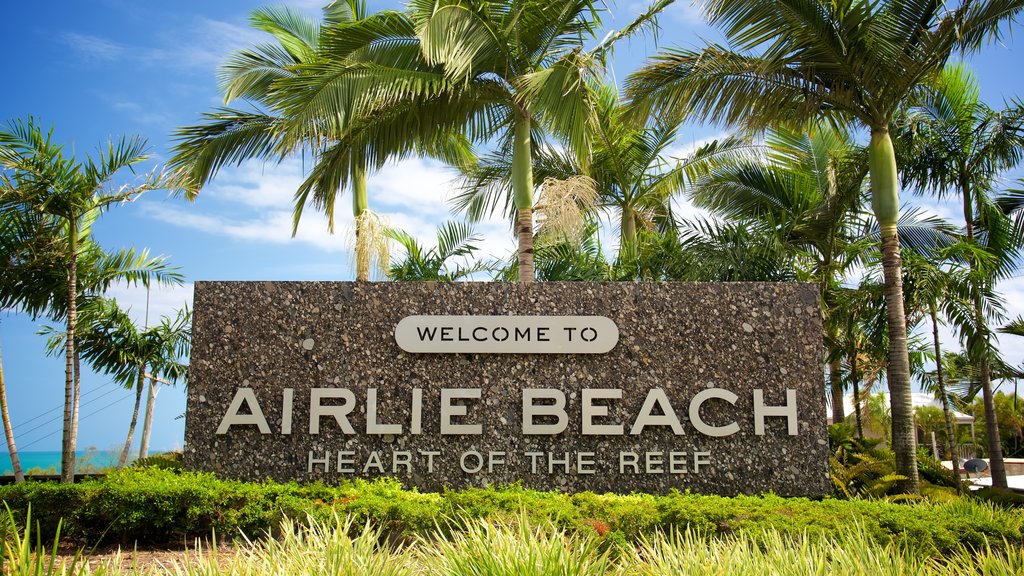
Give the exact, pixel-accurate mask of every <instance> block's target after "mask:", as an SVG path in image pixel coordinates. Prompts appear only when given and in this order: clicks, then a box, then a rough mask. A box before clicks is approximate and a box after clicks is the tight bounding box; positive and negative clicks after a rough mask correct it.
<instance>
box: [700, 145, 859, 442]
mask: <svg viewBox="0 0 1024 576" xmlns="http://www.w3.org/2000/svg"><path fill="white" fill-rule="evenodd" d="M764 150H765V157H763V158H753V159H750V160H747V161H744V162H738V163H732V164H726V165H723V166H720V167H718V168H716V169H714V170H712V171H711V173H710V175H709V176H708V177H707V178H705V179H704V180H702V181H701V182H700V185H699V186H698V187H696V188H695V189H694V190H693V193H692V198H693V201H694V204H695V205H697V206H700V207H702V208H706V209H709V210H711V211H712V212H713V213H715V214H716V215H719V216H722V217H725V218H730V219H735V220H746V221H749V220H761V221H763V222H765V224H766V225H768V226H769V227H771V228H773V229H774V230H775V231H776V234H778V235H779V237H780V241H781V242H782V243H783V244H784V245H786V246H787V247H788V249H790V250H792V251H794V252H797V253H799V254H801V259H804V260H808V261H809V262H808V264H809V266H810V278H812V279H813V280H814V281H815V282H816V283H817V284H818V287H819V298H820V300H821V309H822V323H823V326H824V328H825V334H824V340H825V343H826V346H827V348H828V349H835V348H836V346H835V344H836V343H837V342H838V340H839V332H840V330H841V326H840V325H839V324H837V323H835V322H832V321H831V318H830V317H831V314H830V309H829V305H828V304H829V302H830V301H831V298H830V292H831V291H832V290H835V289H836V287H837V285H838V282H839V280H840V279H841V277H842V274H843V272H844V271H845V270H846V269H848V268H849V267H850V266H851V265H852V264H854V263H855V262H856V261H857V260H858V257H859V254H860V252H861V251H862V249H863V248H864V246H858V245H855V241H856V238H855V230H856V225H857V224H859V221H858V219H857V210H858V209H859V207H860V204H861V185H862V182H863V180H864V177H865V169H864V167H863V164H862V163H861V162H859V161H858V160H859V159H860V157H861V155H862V154H861V150H860V149H859V147H858V146H856V145H855V144H854V143H853V142H852V141H851V140H850V138H849V136H848V135H847V134H846V133H845V132H843V131H841V130H835V129H829V128H827V127H821V128H816V129H812V130H810V131H808V132H805V133H802V134H801V133H793V132H788V131H785V130H773V131H771V132H769V133H768V135H767V137H766V139H765V146H764ZM830 357H831V360H830V362H829V383H830V389H831V397H832V421H833V422H842V421H843V419H844V417H845V415H844V413H843V402H842V397H843V386H842V371H841V369H840V363H841V358H840V356H839V355H837V354H831V355H830Z"/></svg>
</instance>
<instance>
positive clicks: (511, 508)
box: [0, 467, 1024, 556]
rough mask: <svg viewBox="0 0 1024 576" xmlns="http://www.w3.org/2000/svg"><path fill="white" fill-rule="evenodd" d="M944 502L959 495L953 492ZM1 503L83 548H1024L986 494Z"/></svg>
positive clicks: (48, 498) (50, 496)
mask: <svg viewBox="0 0 1024 576" xmlns="http://www.w3.org/2000/svg"><path fill="white" fill-rule="evenodd" d="M947 496H949V495H948V494H947ZM0 498H2V499H3V501H4V502H5V503H6V504H7V505H8V506H9V507H10V508H11V510H12V514H13V517H14V519H15V521H16V522H19V523H22V525H23V522H24V519H25V517H26V513H27V510H28V508H29V506H31V509H32V518H33V523H35V522H39V528H40V531H41V532H40V533H41V534H42V535H43V537H44V538H52V536H53V535H54V534H55V532H56V529H57V525H58V522H60V521H61V519H62V518H63V528H62V533H63V534H64V535H65V537H66V538H72V539H76V540H78V541H80V542H81V543H86V544H95V543H100V542H103V541H113V542H120V543H121V544H123V545H130V544H132V543H134V542H138V543H144V544H164V543H171V542H181V541H183V540H186V539H188V540H191V539H193V538H196V537H200V538H202V537H210V536H211V535H214V534H215V535H216V536H217V537H218V538H222V539H223V538H234V537H237V536H239V535H242V534H244V535H246V536H248V537H250V538H252V537H260V536H263V535H265V534H274V533H275V532H276V531H278V530H279V527H280V525H281V521H282V519H284V518H292V519H294V520H296V521H298V522H310V521H315V522H317V523H319V524H320V525H324V524H331V523H334V522H335V518H337V517H342V518H348V519H349V523H348V525H349V526H352V527H353V529H355V530H363V529H364V528H365V527H366V526H371V527H373V529H374V530H375V531H376V533H379V534H380V535H381V537H382V538H385V539H388V540H396V539H401V540H405V541H408V540H409V539H414V538H416V537H432V535H436V534H448V535H454V534H456V533H461V532H463V531H464V530H465V529H466V528H467V526H468V525H469V524H472V523H474V522H477V521H479V520H486V521H489V522H500V523H513V524H514V523H516V522H519V521H527V522H530V523H531V524H533V525H541V524H550V525H552V526H554V527H556V528H557V529H558V530H560V531H564V532H566V533H568V534H574V535H577V536H581V537H586V538H598V540H599V541H601V542H602V546H604V547H605V548H603V549H608V548H614V549H617V550H623V549H624V548H623V546H624V545H625V544H626V543H635V542H639V541H641V540H643V539H645V538H648V537H650V536H651V535H652V534H654V533H671V532H674V533H678V532H681V531H687V532H689V533H691V534H700V535H702V536H703V537H707V538H722V537H733V536H740V535H742V536H744V537H749V538H753V539H757V538H758V537H759V535H761V534H766V533H768V532H772V533H778V534H782V535H784V536H788V537H792V538H803V537H807V538H812V539H814V538H835V537H837V535H842V534H845V533H847V532H849V531H850V530H851V529H856V530H858V531H860V532H863V533H864V534H865V537H866V538H870V539H871V540H872V541H875V542H878V543H880V544H883V545H888V544H890V543H896V544H898V545H905V546H909V547H913V548H914V549H917V550H921V551H922V553H924V554H926V555H933V556H944V555H947V554H950V553H955V551H956V550H959V549H960V547H961V545H962V546H966V547H967V548H968V549H975V550H982V549H985V548H986V547H987V546H991V547H994V548H1000V549H1001V548H1003V547H1005V546H1020V545H1022V544H1024V537H1022V528H1024V514H1022V513H1021V511H1020V510H1005V509H1003V508H999V507H997V506H994V505H992V504H989V503H986V502H981V501H978V500H976V499H953V500H952V501H950V502H938V503H935V502H928V501H919V502H914V503H910V504H897V503H892V502H886V501H882V500H861V499H853V500H837V499H830V498H829V499H825V500H822V501H813V500H809V499H806V498H782V497H780V496H774V495H765V496H739V497H735V498H726V497H721V496H704V495H694V494H688V493H680V492H673V493H671V494H668V495H664V496H656V495H649V494H628V495H622V494H594V493H589V492H583V493H579V494H571V495H570V494H565V493H561V492H539V491H536V490H530V489H526V488H523V487H522V486H519V485H512V486H506V487H501V488H495V487H489V488H469V489H465V490H458V491H454V490H452V491H445V492H443V493H440V494H437V493H423V492H419V491H416V490H405V489H403V488H402V486H401V484H400V483H399V482H398V481H397V480H393V479H385V480H374V481H364V480H356V481H350V482H345V483H343V484H341V485H339V486H327V485H324V484H321V483H313V484H304V485H299V484H296V483H294V482H293V483H287V484H280V483H275V482H269V481H268V482H262V483H246V482H237V481H230V480H220V479H217V478H216V477H215V476H214V475H212V474H204V473H192V472H182V473H175V472H173V471H170V470H165V469H159V468H155V467H148V468H130V469H125V470H121V471H118V472H114V473H111V474H110V475H108V476H107V477H105V478H101V479H94V480H88V481H85V482H81V483H79V484H73V485H65V484H56V483H49V482H26V483H23V484H19V485H11V486H4V487H0Z"/></svg>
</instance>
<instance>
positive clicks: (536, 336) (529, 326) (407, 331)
mask: <svg viewBox="0 0 1024 576" xmlns="http://www.w3.org/2000/svg"><path fill="white" fill-rule="evenodd" d="M618 341H619V327H618V326H616V325H615V322H612V321H611V319H610V318H606V317H604V316H407V317H405V318H402V320H401V321H399V322H398V325H397V326H395V342H397V343H398V346H399V347H400V348H401V349H402V350H405V351H406V352H415V353H420V354H457V353H471V354H604V353H605V352H608V351H610V350H611V349H612V348H614V347H615V344H616V343H618Z"/></svg>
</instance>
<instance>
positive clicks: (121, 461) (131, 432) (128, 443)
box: [117, 364, 146, 468]
mask: <svg viewBox="0 0 1024 576" xmlns="http://www.w3.org/2000/svg"><path fill="white" fill-rule="evenodd" d="M145 386H146V365H145V364H143V365H142V366H140V367H139V379H138V380H137V381H136V382H135V409H134V410H132V421H131V424H129V425H128V438H127V439H126V440H125V441H124V448H123V449H121V454H120V456H118V458H117V467H118V468H124V465H125V464H127V463H128V452H129V451H130V450H131V449H132V437H133V436H135V424H136V423H137V422H138V421H139V406H140V405H141V404H142V389H143V388H145Z"/></svg>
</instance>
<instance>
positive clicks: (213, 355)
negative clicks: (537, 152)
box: [184, 282, 830, 497]
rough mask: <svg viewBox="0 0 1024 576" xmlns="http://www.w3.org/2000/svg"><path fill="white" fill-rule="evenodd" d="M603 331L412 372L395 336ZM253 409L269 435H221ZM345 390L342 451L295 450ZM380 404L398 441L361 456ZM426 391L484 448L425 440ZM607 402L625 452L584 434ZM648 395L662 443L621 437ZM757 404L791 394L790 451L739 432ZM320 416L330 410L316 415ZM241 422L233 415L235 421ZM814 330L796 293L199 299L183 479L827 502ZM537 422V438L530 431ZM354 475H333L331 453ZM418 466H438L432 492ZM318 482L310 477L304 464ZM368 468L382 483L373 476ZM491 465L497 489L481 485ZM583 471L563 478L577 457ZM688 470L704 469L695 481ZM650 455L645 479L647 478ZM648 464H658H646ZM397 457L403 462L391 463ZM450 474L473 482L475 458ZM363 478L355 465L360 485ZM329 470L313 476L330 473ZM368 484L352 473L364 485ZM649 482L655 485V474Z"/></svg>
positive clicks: (242, 288)
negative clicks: (478, 324)
mask: <svg viewBox="0 0 1024 576" xmlns="http://www.w3.org/2000/svg"><path fill="white" fill-rule="evenodd" d="M464 314H465V315H515V314H519V315H601V316H607V317H609V318H611V319H612V320H613V321H614V322H615V323H616V324H617V326H618V328H619V341H618V344H617V345H616V346H615V348H613V349H612V351H611V352H609V353H607V354H602V355H558V354H542V355H525V354H493V355H485V354H441V355H436V354H409V353H405V352H403V351H402V350H400V349H399V348H398V346H397V344H396V343H395V340H394V336H393V331H394V327H395V325H396V324H397V323H398V321H399V320H401V319H402V318H403V317H406V316H410V315H464ZM239 387H250V388H252V389H253V390H254V393H255V396H256V397H257V399H258V401H259V404H260V408H261V409H262V411H263V413H264V415H265V417H266V420H267V422H268V424H269V427H270V430H271V433H270V434H262V433H260V431H259V430H258V429H257V426H254V425H248V426H237V425H236V426H232V427H231V428H230V429H229V430H228V432H227V433H226V434H216V430H217V427H218V425H219V424H220V422H221V419H222V418H223V416H224V414H225V411H226V410H227V408H228V405H229V403H230V402H231V400H232V398H233V396H234V394H235V392H236V390H237V389H238V388H239ZM286 387H287V388H292V389H293V390H294V404H293V424H292V432H291V434H287V435H286V434H281V429H280V426H281V419H282V409H283V402H282V389H283V388H286ZM311 387H340V388H349V389H351V390H352V391H353V392H354V393H355V397H356V400H357V405H356V408H355V410H353V412H352V413H351V414H350V415H349V417H350V421H351V424H352V426H353V428H354V429H355V432H356V434H355V435H346V434H343V433H342V431H341V430H340V429H339V427H338V426H337V425H336V424H335V422H334V420H333V418H329V417H325V418H322V419H321V431H320V433H319V434H317V435H312V434H309V430H308V425H309V397H310V393H309V389H310V388H311ZM414 387H416V388H421V389H423V399H424V405H423V432H422V434H419V435H413V434H410V433H409V418H410V416H409V413H410V410H411V409H410V399H411V389H412V388H414ZM709 387H718V388H725V389H728V390H730V391H731V392H733V393H735V394H736V395H737V396H738V400H737V401H736V403H735V405H729V404H728V403H726V402H724V401H721V400H711V401H708V402H707V403H705V404H704V405H703V408H702V410H701V415H702V417H703V419H704V420H705V421H706V422H707V423H708V424H712V425H725V424H727V423H729V422H731V421H736V422H737V423H738V424H739V427H740V431H739V432H738V433H736V434H734V435H732V436H728V437H724V438H714V437H709V436H705V435H703V434H700V433H699V432H697V430H696V429H695V428H694V427H693V426H692V425H691V424H690V422H689V419H688V405H689V401H690V399H691V398H692V397H693V395H694V394H696V393H697V392H699V391H700V390H703V389H706V388H709ZM367 388H376V389H377V390H378V404H379V406H378V414H379V416H380V421H382V422H384V423H402V424H403V433H402V434H397V435H377V436H369V435H366V434H364V433H363V432H364V431H365V424H366V401H365V400H366V392H365V391H366V389H367ZM441 388H481V389H482V397H481V399H480V400H470V401H466V400H461V401H456V403H458V404H463V405H466V406H468V415H467V416H466V417H464V418H461V419H460V420H459V422H460V423H474V424H475V423H479V424H481V425H482V429H483V433H482V434H480V435H458V436H440V435H439V403H440V400H439V395H440V389H441ZM523 388H558V389H561V390H562V391H564V392H565V394H566V397H567V409H566V410H567V414H568V422H569V425H568V428H567V429H566V431H565V432H564V433H562V434H558V435H554V436H524V435H522V420H521V418H522V416H521V414H522V405H521V402H522V393H521V390H522V389H523ZM584 388H620V389H622V390H623V398H622V399H621V400H615V401H610V402H609V401H602V403H606V404H609V406H610V407H609V416H608V417H607V418H601V419H600V423H622V424H624V427H625V431H626V434H624V435H622V436H583V435H581V434H580V429H581V415H580V391H581V390H582V389H584ZM652 388H662V389H664V390H665V392H666V394H667V396H668V398H669V400H670V401H671V402H672V406H673V408H674V410H675V412H676V414H677V415H678V417H679V419H680V421H681V423H682V426H683V432H684V433H683V434H682V435H676V434H674V433H673V432H672V430H671V429H670V428H669V427H666V426H660V427H653V428H652V427H648V428H646V429H645V430H644V431H643V433H642V434H640V435H636V436H633V435H630V434H629V431H630V427H631V425H632V423H633V420H634V419H635V418H636V415H637V414H638V412H639V410H640V407H641V405H642V403H643V401H644V399H645V397H646V395H647V393H648V391H649V390H650V389H652ZM754 388H761V389H763V390H764V397H765V403H766V404H768V405H777V404H784V403H785V401H786V392H785V389H787V388H791V389H795V390H796V393H797V402H798V407H799V412H798V417H799V424H798V434H797V435H795V436H790V435H788V434H787V428H786V425H787V421H786V419H785V418H779V417H770V418H767V419H766V426H765V434H764V435H756V434H755V432H754V418H753V394H752V390H753V389H754ZM326 403H328V402H326V401H325V404H326ZM240 413H245V414H248V413H249V412H248V410H247V408H245V407H243V408H242V410H241V411H240ZM825 417H826V410H825V399H824V383H823V381H822V350H821V325H820V311H819V308H818V301H817V292H816V289H815V287H814V286H813V285H810V284H789V283H785V284H783V283H778V284H776V283H728V284H690V283H594V284H592V283H587V284H583V283H537V284H532V285H521V284H510V283H456V284H443V283H432V282H424V283H411V282H409V283H351V282H197V283H196V286H195V317H194V325H193V349H192V374H191V382H190V384H189V389H188V405H187V413H186V426H185V456H184V457H185V466H186V467H187V468H188V469H192V470H208V471H214V472H217V473H218V474H219V475H221V476H223V477H228V478H238V479H246V480H262V479H265V478H273V479H275V480H279V481H286V480H299V481H313V480H321V481H324V482H328V483H335V482H338V481H339V480H341V479H343V478H349V477H375V476H395V477H397V478H398V479H400V480H401V481H402V483H403V484H404V485H406V486H407V487H410V486H415V487H418V488H420V489H424V490H439V489H441V488H443V487H452V488H457V487H463V486H469V485H476V486H481V485H489V484H507V483H512V482H522V484H523V485H524V486H527V487H531V488H537V489H558V490H566V491H573V492H575V491H584V490H591V491H595V492H604V491H611V492H620V493H627V492H632V491H637V492H653V493H665V492H668V491H669V490H671V489H678V490H690V491H692V492H696V493H709V494H722V495H735V494H740V493H744V494H755V493H764V492H774V493H776V494H780V495H784V496H798V495H802V496H812V497H815V496H822V495H824V494H826V493H828V492H829V491H830V483H829V478H828V437H827V432H826V422H825ZM538 422H540V423H543V422H545V420H544V419H539V420H538ZM339 450H345V451H352V452H355V455H353V456H347V458H350V459H352V460H353V461H354V462H353V464H351V465H345V466H343V467H351V468H353V469H355V470H356V472H355V473H352V474H349V473H338V472H337V458H336V455H337V451H339ZM396 451H398V452H406V451H408V452H410V453H411V454H412V458H411V460H412V465H411V470H409V468H408V467H405V466H398V467H393V461H392V460H393V458H394V453H395V452H396ZM421 451H436V452H440V454H439V455H436V456H434V461H433V466H434V470H433V472H429V471H428V469H427V461H426V457H425V456H422V455H421ZM469 451H476V452H479V453H480V454H481V455H482V456H483V461H482V464H483V467H482V469H481V470H480V471H479V472H476V473H470V472H466V471H464V470H463V468H462V466H460V460H461V457H462V456H463V455H464V454H465V453H466V452H469ZM623 451H626V452H635V453H637V454H638V458H639V459H640V460H639V461H640V473H634V472H633V470H632V469H631V468H629V467H627V468H626V470H625V472H624V473H623V472H621V471H620V462H619V458H620V452H623ZM669 451H677V452H685V453H686V454H687V455H688V456H687V457H686V465H685V466H682V467H681V468H683V469H685V470H686V473H671V472H670V471H669V470H668V468H669V464H668V457H669V454H668V452H669ZM311 452H312V454H313V457H314V458H317V459H322V458H324V457H325V453H326V455H328V456H329V458H330V459H329V462H328V464H327V465H326V466H324V465H321V464H316V465H314V466H313V471H312V472H310V471H309V468H310V466H309V464H310V462H309V459H310V453H311ZM374 452H376V453H377V456H379V458H380V463H381V466H380V467H378V466H376V465H375V462H374V461H373V456H372V453H374ZM489 452H496V453H497V452H503V453H504V455H498V456H495V460H504V461H505V462H504V463H497V462H495V464H494V466H493V470H489V467H488V465H487V455H488V453H489ZM528 452H541V453H543V454H545V455H546V454H548V453H553V454H555V455H556V456H555V459H556V460H562V459H564V457H565V454H566V453H569V458H568V467H569V471H568V472H566V471H565V467H566V465H563V464H555V465H553V466H551V468H550V470H549V467H548V462H547V460H548V458H547V457H546V456H544V457H539V458H538V459H537V470H536V472H534V471H533V470H532V469H531V458H530V457H528V456H527V455H526V453H528ZM579 452H584V453H587V452H590V453H593V454H594V456H593V457H586V456H584V460H593V462H594V464H593V465H592V466H587V465H586V464H585V463H584V470H586V469H588V468H593V470H594V473H592V474H581V473H578V472H579V470H577V466H578V461H577V457H578V453H579ZM694 452H706V453H709V454H708V455H706V456H702V457H701V458H700V459H701V460H705V459H706V460H708V462H709V463H708V464H705V465H702V466H700V467H699V470H697V471H694V469H693V468H694V457H693V453H694ZM647 453H652V454H654V456H653V460H654V462H655V464H654V465H653V466H652V470H654V472H651V473H648V472H646V466H645V459H646V458H647ZM658 453H662V456H661V458H662V460H663V463H662V464H661V466H660V467H659V466H658V464H657V460H658V456H657V454H658ZM402 458H404V456H400V459H402ZM467 458H468V460H467V461H465V462H463V464H466V465H467V467H468V468H470V469H472V468H474V467H475V464H477V460H476V457H475V456H474V455H472V454H470V455H469V456H467ZM367 460H369V461H370V465H369V466H367ZM325 468H327V470H325ZM364 469H365V472H364ZM659 469H661V470H663V471H662V472H658V471H657V470H659Z"/></svg>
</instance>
